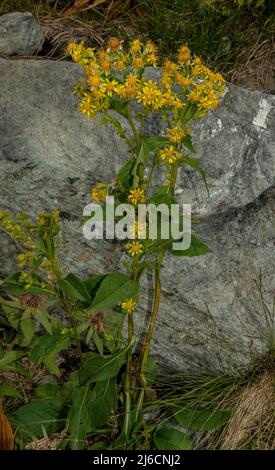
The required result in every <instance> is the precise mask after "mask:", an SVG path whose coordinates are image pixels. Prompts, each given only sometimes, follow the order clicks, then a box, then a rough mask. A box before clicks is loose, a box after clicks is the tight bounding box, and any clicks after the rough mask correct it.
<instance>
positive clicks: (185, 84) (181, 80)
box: [175, 73, 192, 88]
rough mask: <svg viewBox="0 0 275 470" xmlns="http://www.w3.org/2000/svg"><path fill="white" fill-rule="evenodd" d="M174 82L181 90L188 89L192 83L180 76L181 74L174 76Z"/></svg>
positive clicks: (187, 78) (189, 79)
mask: <svg viewBox="0 0 275 470" xmlns="http://www.w3.org/2000/svg"><path fill="white" fill-rule="evenodd" d="M175 80H176V82H177V83H178V84H179V85H180V86H182V87H183V88H185V87H188V86H189V85H191V83H192V81H191V78H189V77H185V76H184V75H182V74H181V73H177V74H176V76H175Z"/></svg>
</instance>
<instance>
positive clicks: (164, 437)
mask: <svg viewBox="0 0 275 470" xmlns="http://www.w3.org/2000/svg"><path fill="white" fill-rule="evenodd" d="M153 439H154V445H155V447H156V448H157V449H158V450H191V449H192V441H191V439H190V437H188V436H187V435H186V434H184V433H183V432H181V431H179V430H178V429H174V428H168V427H165V426H163V427H161V428H158V429H157V430H156V432H155V433H154V437H153Z"/></svg>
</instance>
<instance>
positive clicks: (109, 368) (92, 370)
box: [80, 338, 135, 385]
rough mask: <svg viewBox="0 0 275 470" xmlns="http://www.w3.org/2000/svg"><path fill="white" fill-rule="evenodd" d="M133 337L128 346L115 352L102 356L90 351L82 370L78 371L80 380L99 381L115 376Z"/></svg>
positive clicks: (82, 382)
mask: <svg viewBox="0 0 275 470" xmlns="http://www.w3.org/2000/svg"><path fill="white" fill-rule="evenodd" d="M134 342H135V338H133V339H132V341H131V342H130V343H129V344H128V346H127V347H126V348H124V349H122V350H121V351H119V352H118V353H117V354H113V355H110V356H105V357H102V356H100V355H99V354H96V353H90V354H89V356H88V359H87V361H86V362H85V364H84V366H83V369H82V371H81V372H80V382H81V384H82V385H83V384H85V383H86V382H88V381H89V382H100V381H102V380H108V379H112V378H113V377H115V376H116V375H117V374H118V373H119V371H120V369H121V367H122V366H123V364H124V363H125V355H126V352H127V351H128V349H129V348H131V347H132V346H133V344H134Z"/></svg>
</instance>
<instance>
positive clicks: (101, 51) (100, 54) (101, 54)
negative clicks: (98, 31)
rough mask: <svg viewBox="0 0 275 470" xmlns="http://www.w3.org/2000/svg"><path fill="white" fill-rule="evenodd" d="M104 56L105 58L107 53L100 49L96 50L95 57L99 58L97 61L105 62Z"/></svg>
mask: <svg viewBox="0 0 275 470" xmlns="http://www.w3.org/2000/svg"><path fill="white" fill-rule="evenodd" d="M106 56H107V52H106V51H105V49H102V48H100V49H98V51H97V57H98V58H99V60H101V61H102V60H105V58H106Z"/></svg>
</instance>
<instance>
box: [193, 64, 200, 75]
mask: <svg viewBox="0 0 275 470" xmlns="http://www.w3.org/2000/svg"><path fill="white" fill-rule="evenodd" d="M201 73H202V68H201V66H200V65H195V66H194V67H193V68H192V74H193V76H194V77H197V76H198V75H200V74H201Z"/></svg>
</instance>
